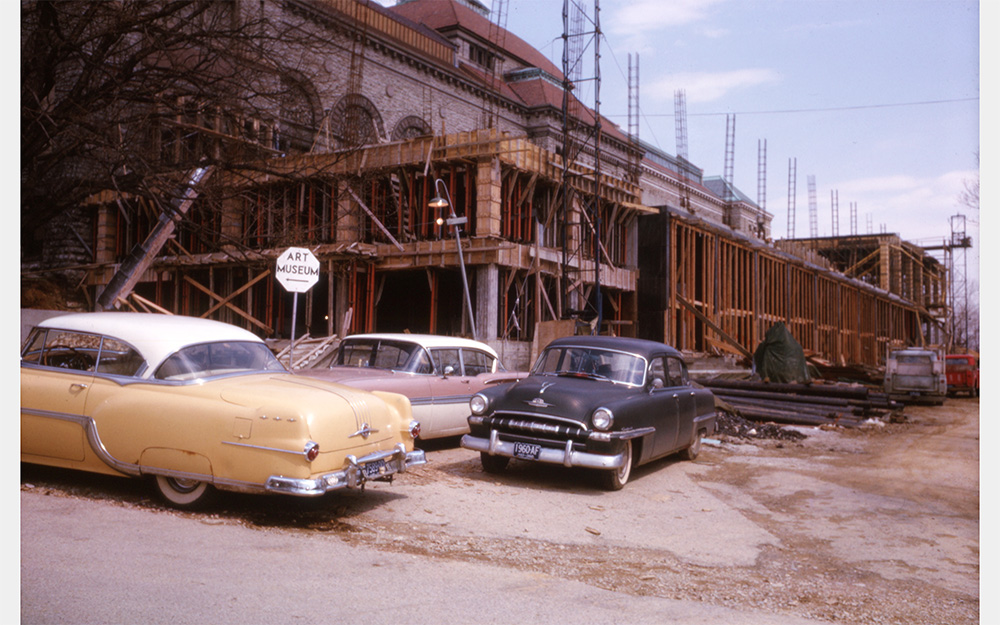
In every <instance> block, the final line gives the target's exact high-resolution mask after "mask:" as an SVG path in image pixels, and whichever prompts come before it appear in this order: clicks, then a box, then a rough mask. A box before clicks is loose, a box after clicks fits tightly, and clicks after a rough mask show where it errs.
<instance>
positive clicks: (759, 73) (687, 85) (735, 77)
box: [643, 68, 781, 104]
mask: <svg viewBox="0 0 1000 625" xmlns="http://www.w3.org/2000/svg"><path fill="white" fill-rule="evenodd" d="M780 80H781V76H780V74H778V72H776V71H774V70H771V69H761V68H750V69H738V70H733V71H728V72H701V73H698V72H692V73H681V74H670V75H667V76H664V77H662V78H657V79H654V80H653V81H652V82H651V83H650V84H648V85H646V84H644V85H643V95H645V96H647V97H650V98H651V99H653V100H654V101H661V100H662V101H665V102H666V101H673V97H674V92H675V91H677V90H678V89H683V90H684V92H685V95H686V99H687V101H688V102H690V103H695V104H698V103H705V102H712V101H715V100H718V99H720V98H722V97H723V96H725V95H727V94H728V93H730V92H732V91H736V90H741V89H748V88H752V87H757V86H760V85H765V84H769V83H775V82H779V81H780Z"/></svg>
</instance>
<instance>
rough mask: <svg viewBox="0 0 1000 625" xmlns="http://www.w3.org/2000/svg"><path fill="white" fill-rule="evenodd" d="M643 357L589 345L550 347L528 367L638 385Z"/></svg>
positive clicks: (544, 372)
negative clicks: (533, 365) (533, 364)
mask: <svg viewBox="0 0 1000 625" xmlns="http://www.w3.org/2000/svg"><path fill="white" fill-rule="evenodd" d="M645 372H646V361H645V359H643V358H640V357H639V356H636V355H635V354H628V353H625V352H616V351H613V350H607V349H595V348H592V347H572V346H566V347H550V348H548V349H546V350H545V351H544V352H543V353H542V355H541V356H539V357H538V361H537V362H536V363H535V367H534V369H533V370H532V373H533V374H534V375H569V376H575V377H586V378H592V379H596V380H608V381H610V382H615V383H618V384H629V385H632V386H641V385H642V383H643V379H644V374H645Z"/></svg>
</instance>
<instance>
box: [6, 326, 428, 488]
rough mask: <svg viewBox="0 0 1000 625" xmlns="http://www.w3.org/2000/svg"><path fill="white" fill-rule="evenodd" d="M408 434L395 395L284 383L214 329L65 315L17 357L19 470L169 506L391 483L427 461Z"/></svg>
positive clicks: (261, 352)
mask: <svg viewBox="0 0 1000 625" xmlns="http://www.w3.org/2000/svg"><path fill="white" fill-rule="evenodd" d="M419 432H420V424H419V423H418V422H417V421H415V420H413V418H412V412H411V407H410V402H409V400H408V399H407V398H406V397H405V396H403V395H400V394H397V393H389V392H367V391H362V390H359V389H355V388H351V387H347V386H342V385H340V384H334V383H328V382H322V381H319V380H312V379H308V378H304V377H301V376H295V375H292V374H290V373H288V372H287V371H286V370H285V368H284V367H283V366H282V365H281V364H280V363H279V362H278V361H277V359H276V358H275V357H274V355H273V354H272V353H271V351H270V350H269V349H268V348H267V346H266V345H265V344H264V342H263V341H262V340H261V339H260V338H258V337H257V336H256V335H254V334H253V333H251V332H248V331H246V330H243V329H240V328H237V327H235V326H232V325H229V324H225V323H221V322H218V321H211V320H207V319H197V318H192V317H181V316H172V315H158V314H145V313H123V312H106V313H76V314H67V315H62V316H57V317H53V318H50V319H47V320H45V321H43V322H42V323H40V324H38V326H36V327H35V328H33V329H32V331H31V333H30V334H29V335H28V338H27V340H26V342H25V344H24V347H23V348H22V351H21V461H22V462H28V463H35V464H43V465H50V466H56V467H65V468H71V469H81V470H84V471H94V472H97V473H105V474H110V475H123V476H134V477H139V476H150V477H151V480H152V481H153V483H154V484H155V486H156V488H157V490H158V491H159V493H160V494H161V495H162V496H163V498H164V499H165V500H166V501H167V502H168V503H169V504H171V505H173V506H177V507H194V506H197V505H200V504H203V503H205V502H206V500H207V499H208V498H209V496H210V495H211V494H212V492H213V491H212V489H213V487H214V488H217V489H220V490H230V491H239V492H249V493H284V494H289V495H303V496H316V495H322V494H324V493H326V492H329V491H332V490H336V489H340V488H355V487H360V486H363V485H364V483H365V482H366V481H367V480H391V479H392V476H393V475H394V474H396V473H402V472H404V471H405V470H406V469H407V468H409V467H411V466H415V465H419V464H423V463H424V462H426V459H425V456H424V452H423V451H421V450H419V449H414V446H413V441H414V439H415V438H416V437H417V436H418V435H419Z"/></svg>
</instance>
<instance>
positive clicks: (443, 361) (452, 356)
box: [431, 349, 462, 375]
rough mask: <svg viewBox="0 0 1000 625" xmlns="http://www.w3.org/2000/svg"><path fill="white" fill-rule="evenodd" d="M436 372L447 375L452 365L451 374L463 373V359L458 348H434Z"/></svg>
mask: <svg viewBox="0 0 1000 625" xmlns="http://www.w3.org/2000/svg"><path fill="white" fill-rule="evenodd" d="M431 355H432V356H433V357H434V364H435V367H436V368H435V373H438V374H441V375H445V374H447V372H448V367H451V374H450V375H462V361H461V360H459V357H458V350H457V349H432V350H431Z"/></svg>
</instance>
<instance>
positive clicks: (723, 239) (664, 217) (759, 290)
mask: <svg viewBox="0 0 1000 625" xmlns="http://www.w3.org/2000/svg"><path fill="white" fill-rule="evenodd" d="M643 219H644V220H645V221H643V222H641V224H640V228H641V229H643V230H650V231H654V232H655V233H656V234H655V235H654V236H653V237H647V238H646V240H645V242H644V244H643V247H644V249H643V250H641V253H642V254H643V255H644V256H645V257H646V261H647V265H648V264H649V263H650V261H651V260H652V259H651V258H650V257H649V256H650V255H651V254H654V253H659V254H662V256H663V262H664V265H665V271H664V273H663V274H659V275H657V276H656V281H657V282H656V283H649V282H645V283H643V284H644V285H645V287H644V286H643V285H640V288H652V289H659V290H660V291H661V292H662V294H663V296H662V298H661V299H660V301H661V302H662V304H663V312H662V318H663V331H662V335H658V334H657V333H656V332H652V331H651V329H650V327H649V325H648V324H646V325H645V326H644V327H643V332H641V333H640V336H644V337H645V338H654V339H657V340H664V341H665V342H667V343H670V344H672V345H674V346H675V347H677V348H679V349H682V350H686V351H713V350H717V349H722V350H725V351H727V352H732V353H737V354H741V355H743V356H746V355H748V354H749V353H751V352H752V351H753V350H754V349H755V348H756V346H757V344H758V343H759V342H760V341H761V340H762V339H763V337H764V334H765V333H766V332H767V330H768V328H769V327H771V325H773V324H774V323H777V322H783V323H784V324H785V325H786V326H787V327H788V329H789V330H790V331H791V333H792V335H793V336H795V337H796V339H797V340H798V341H799V342H800V344H801V345H802V346H803V348H804V349H805V350H807V351H809V352H812V353H816V354H817V355H819V356H820V357H823V358H825V359H828V360H830V361H831V362H836V363H856V364H868V365H878V364H880V362H881V361H882V359H883V358H884V354H885V345H886V344H887V343H889V342H902V343H913V342H919V341H920V340H921V339H920V315H919V309H918V307H917V306H915V305H914V304H912V303H910V302H906V301H905V300H903V299H901V298H899V297H897V296H894V295H892V294H890V293H886V292H883V291H880V290H879V289H876V288H874V287H872V286H870V285H868V284H865V283H863V282H861V281H858V280H851V279H848V278H847V277H845V276H843V275H841V274H837V273H835V272H831V271H829V270H828V269H825V268H822V267H818V266H815V265H810V264H809V263H806V262H805V261H802V260H800V259H798V258H796V257H794V256H791V255H788V254H784V253H782V252H780V251H778V250H776V249H774V248H772V247H769V246H766V245H764V244H762V243H760V242H759V241H755V240H753V239H749V238H747V237H742V236H740V235H738V234H735V233H733V232H732V231H728V230H726V229H724V228H723V227H721V226H716V225H714V224H708V223H706V222H702V221H700V220H697V219H695V218H692V217H690V216H687V215H683V214H681V213H679V212H676V211H672V210H669V209H668V210H665V211H664V212H663V214H661V215H658V216H655V217H650V218H643ZM657 224H659V225H657ZM660 237H662V240H663V241H665V245H662V246H658V244H657V241H659V240H660ZM657 248H659V249H657Z"/></svg>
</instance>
